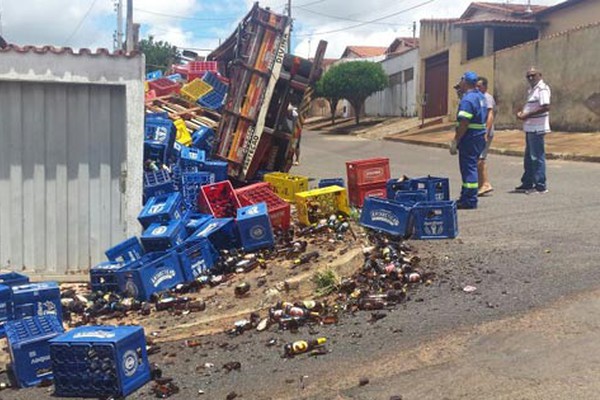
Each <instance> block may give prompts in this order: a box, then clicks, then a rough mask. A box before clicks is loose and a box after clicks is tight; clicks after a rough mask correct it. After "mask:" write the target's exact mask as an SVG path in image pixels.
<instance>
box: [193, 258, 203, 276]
mask: <svg viewBox="0 0 600 400" xmlns="http://www.w3.org/2000/svg"><path fill="white" fill-rule="evenodd" d="M205 269H206V262H205V261H204V259H200V260H198V261H196V262H195V263H193V264H192V271H194V272H195V274H194V275H200V274H201V273H202V272H203V271H204V270H205Z"/></svg>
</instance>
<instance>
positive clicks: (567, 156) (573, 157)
mask: <svg viewBox="0 0 600 400" xmlns="http://www.w3.org/2000/svg"><path fill="white" fill-rule="evenodd" d="M384 140H389V141H390V142H400V143H407V144H415V145H419V146H427V147H437V148H442V149H447V148H448V144H447V143H437V142H428V141H424V140H418V139H407V138H394V137H386V138H384ZM489 153H491V154H499V155H502V156H513V157H523V155H524V152H523V151H521V150H512V149H503V148H498V147H492V148H490V149H489ZM546 159H548V160H565V161H583V162H593V163H600V156H586V155H583V154H572V153H546Z"/></svg>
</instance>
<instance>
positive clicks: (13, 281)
mask: <svg viewBox="0 0 600 400" xmlns="http://www.w3.org/2000/svg"><path fill="white" fill-rule="evenodd" d="M26 283H29V277H28V276H27V275H23V274H20V273H18V272H14V271H11V272H5V273H3V274H0V284H2V285H6V286H16V285H24V284H26Z"/></svg>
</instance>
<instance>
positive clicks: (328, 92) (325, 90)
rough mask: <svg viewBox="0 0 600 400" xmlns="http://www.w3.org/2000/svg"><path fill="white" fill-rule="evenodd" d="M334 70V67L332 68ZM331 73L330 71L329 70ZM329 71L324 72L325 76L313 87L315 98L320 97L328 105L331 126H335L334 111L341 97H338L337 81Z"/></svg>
mask: <svg viewBox="0 0 600 400" xmlns="http://www.w3.org/2000/svg"><path fill="white" fill-rule="evenodd" d="M333 68H335V67H333ZM329 71H331V69H330V70H329ZM329 71H327V72H325V74H324V75H323V76H322V77H321V79H319V81H318V82H317V84H316V86H315V96H316V97H322V98H324V99H325V100H327V102H328V103H329V111H330V112H331V124H332V125H334V124H335V110H336V108H337V105H338V103H339V102H340V99H341V97H340V96H339V94H338V93H339V91H340V90H339V87H338V86H337V83H338V82H337V81H336V80H335V79H333V78H334V76H333V75H331V74H330V73H329Z"/></svg>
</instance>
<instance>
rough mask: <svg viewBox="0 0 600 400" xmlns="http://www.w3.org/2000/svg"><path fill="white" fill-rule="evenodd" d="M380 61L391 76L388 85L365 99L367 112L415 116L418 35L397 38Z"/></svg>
mask: <svg viewBox="0 0 600 400" xmlns="http://www.w3.org/2000/svg"><path fill="white" fill-rule="evenodd" d="M384 54H385V59H383V60H381V61H379V63H381V67H382V68H383V70H384V71H385V73H386V74H387V76H388V80H389V82H388V87H387V88H385V89H384V90H382V91H380V92H377V93H374V94H373V95H371V96H370V97H369V98H368V99H367V100H366V101H365V114H366V115H371V116H403V117H409V116H414V115H416V113H417V108H418V107H417V96H416V92H417V91H416V88H417V85H416V82H417V81H418V80H417V78H418V71H417V70H418V68H417V66H418V62H419V39H418V38H412V37H410V38H402V37H399V38H396V39H394V41H393V42H392V43H391V44H390V45H389V46H388V47H387V49H386V50H385V53H384Z"/></svg>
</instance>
